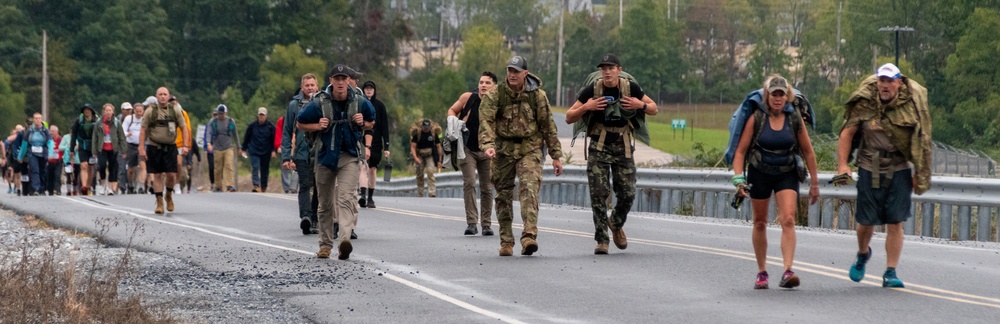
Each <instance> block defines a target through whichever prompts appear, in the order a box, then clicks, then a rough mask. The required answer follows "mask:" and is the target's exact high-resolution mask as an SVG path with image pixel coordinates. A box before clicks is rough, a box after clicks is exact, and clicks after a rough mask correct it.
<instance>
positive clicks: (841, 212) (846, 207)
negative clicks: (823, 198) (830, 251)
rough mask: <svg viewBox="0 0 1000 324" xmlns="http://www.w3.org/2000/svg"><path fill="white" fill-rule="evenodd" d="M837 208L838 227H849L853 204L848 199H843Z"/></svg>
mask: <svg viewBox="0 0 1000 324" xmlns="http://www.w3.org/2000/svg"><path fill="white" fill-rule="evenodd" d="M838 207H839V208H837V211H838V212H837V228H838V229H849V227H850V223H849V222H848V218H849V217H851V204H848V203H847V201H844V200H841V201H840V206H838Z"/></svg>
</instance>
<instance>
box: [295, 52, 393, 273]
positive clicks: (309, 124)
mask: <svg viewBox="0 0 1000 324" xmlns="http://www.w3.org/2000/svg"><path fill="white" fill-rule="evenodd" d="M350 76H351V69H350V68H348V67H347V66H346V65H343V64H338V65H336V66H334V67H333V69H332V70H330V80H329V81H330V86H328V87H327V88H326V89H324V90H323V91H322V92H320V93H318V94H317V95H316V96H315V97H314V98H313V99H312V101H311V102H310V103H309V104H308V105H307V106H306V107H305V108H303V109H302V111H301V112H299V115H298V117H296V122H297V123H298V128H299V129H301V130H303V131H305V132H306V133H307V134H308V135H307V136H309V137H310V138H314V139H313V141H314V142H313V144H312V145H311V146H313V147H314V149H313V151H314V152H316V170H315V172H316V188H317V191H318V196H319V208H318V210H317V218H318V221H319V231H320V236H319V253H316V257H318V258H321V259H326V258H329V257H330V251H331V250H332V249H333V245H334V244H333V243H334V239H335V236H334V235H335V233H334V232H333V225H334V222H336V223H337V224H338V226H339V227H340V229H339V234H338V235H337V236H336V237H339V239H340V244H339V245H338V252H339V255H338V256H337V258H338V259H340V260H347V258H349V257H350V255H351V251H352V250H353V245H352V244H351V239H350V235H351V231H352V230H353V229H354V220H355V218H357V217H358V205H357V203H355V201H357V200H358V191H357V187H358V178H359V177H360V172H361V159H367V158H368V154H369V152H368V151H369V148H367V147H365V146H363V145H364V144H360V143H361V142H360V140H361V134H362V131H365V130H371V129H372V128H373V126H374V125H375V108H373V107H372V104H371V102H369V101H368V100H367V99H365V98H364V96H359V95H357V94H356V93H354V92H353V91H351V89H350V85H349V83H348V79H349V78H350ZM316 139H318V140H319V141H315V140H316Z"/></svg>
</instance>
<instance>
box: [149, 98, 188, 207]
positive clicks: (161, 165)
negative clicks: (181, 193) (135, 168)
mask: <svg viewBox="0 0 1000 324" xmlns="http://www.w3.org/2000/svg"><path fill="white" fill-rule="evenodd" d="M169 99H170V91H169V90H167V88H166V87H160V88H159V89H156V102H154V103H152V104H150V105H148V106H147V109H146V111H145V113H144V114H143V116H142V129H141V130H140V131H139V143H146V145H139V158H140V159H143V160H145V161H146V168H147V170H148V173H149V175H150V176H151V177H152V178H153V185H152V187H151V190H152V192H153V195H155V196H156V209H155V210H154V212H155V213H157V214H163V207H164V202H165V203H166V210H167V211H169V212H172V211H174V200H173V192H174V185H176V184H177V167H178V166H177V154H181V155H185V154H188V150H189V149H190V147H187V146H186V145H185V146H181V147H177V130H178V128H180V130H181V136H182V137H183V141H182V143H185V144H189V143H191V130H190V129H189V128H188V126H187V123H185V122H184V110H183V109H181V107H180V105H178V104H176V103H174V102H170V101H169ZM164 186H166V194H164V193H163V189H164Z"/></svg>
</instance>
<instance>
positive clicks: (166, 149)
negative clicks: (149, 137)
mask: <svg viewBox="0 0 1000 324" xmlns="http://www.w3.org/2000/svg"><path fill="white" fill-rule="evenodd" d="M146 173H148V174H157V173H177V145H176V144H170V145H152V144H147V145H146Z"/></svg>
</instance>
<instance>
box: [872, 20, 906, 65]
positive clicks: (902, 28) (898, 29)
mask: <svg viewBox="0 0 1000 324" xmlns="http://www.w3.org/2000/svg"><path fill="white" fill-rule="evenodd" d="M878 31H891V32H896V67H899V32H901V31H904V32H911V31H914V29H913V27H899V26H895V27H882V28H879V29H878Z"/></svg>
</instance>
